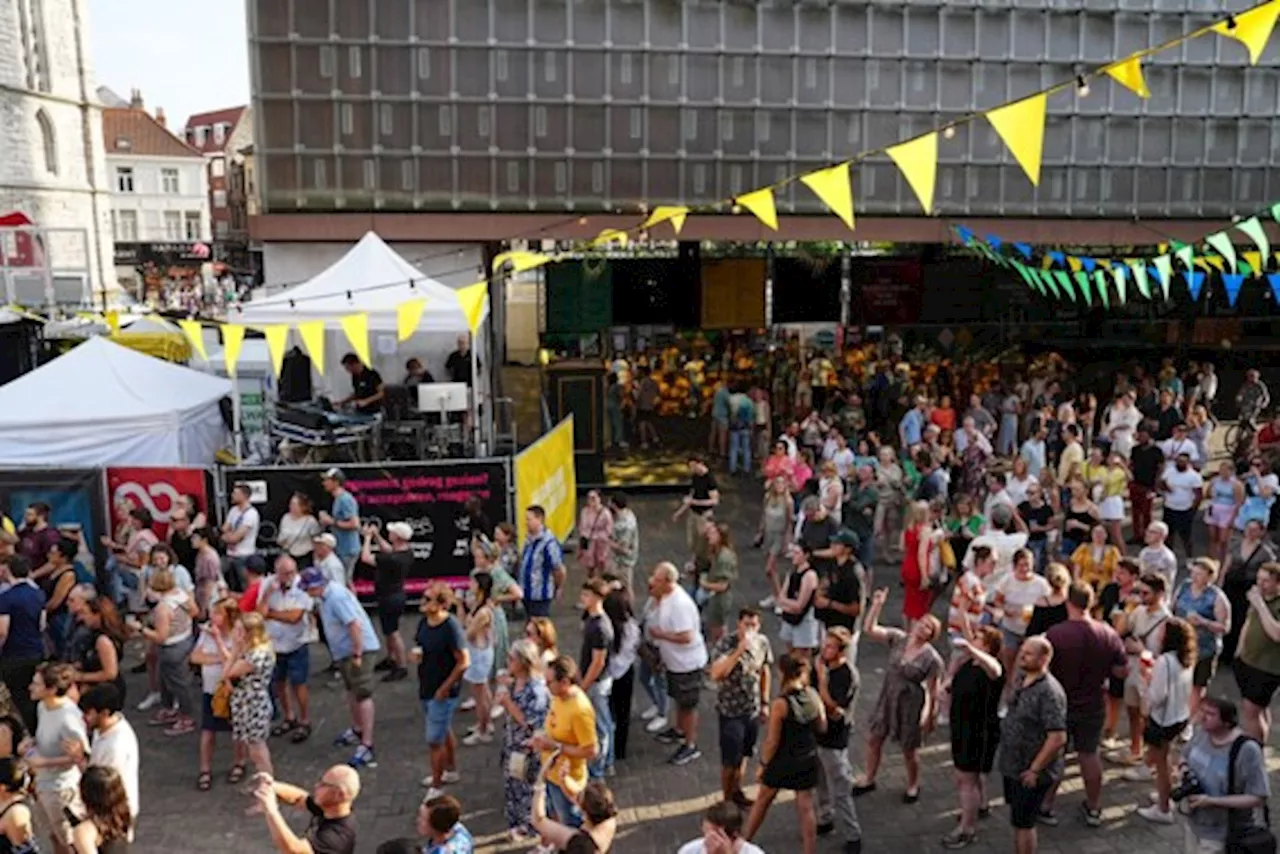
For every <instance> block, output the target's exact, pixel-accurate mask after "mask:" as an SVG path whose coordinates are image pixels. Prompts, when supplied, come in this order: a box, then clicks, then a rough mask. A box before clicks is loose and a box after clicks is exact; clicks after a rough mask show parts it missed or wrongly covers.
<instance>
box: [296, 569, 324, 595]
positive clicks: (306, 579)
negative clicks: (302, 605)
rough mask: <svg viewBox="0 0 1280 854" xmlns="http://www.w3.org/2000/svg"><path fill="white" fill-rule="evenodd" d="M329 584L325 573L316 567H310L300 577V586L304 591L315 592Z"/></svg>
mask: <svg viewBox="0 0 1280 854" xmlns="http://www.w3.org/2000/svg"><path fill="white" fill-rule="evenodd" d="M328 583H329V579H328V578H327V577H326V576H325V574H324V573H323V572H321V571H320V570H318V569H316V568H315V567H314V566H309V567H307V568H306V569H304V570H303V571H302V574H301V575H299V576H298V586H299V587H301V588H302V589H303V590H315V589H316V588H317V587H324V586H325V585H326V584H328Z"/></svg>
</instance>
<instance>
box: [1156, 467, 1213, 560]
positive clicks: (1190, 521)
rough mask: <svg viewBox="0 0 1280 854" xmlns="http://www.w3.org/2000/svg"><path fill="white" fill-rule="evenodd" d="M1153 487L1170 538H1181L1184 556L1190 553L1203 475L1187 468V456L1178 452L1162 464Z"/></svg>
mask: <svg viewBox="0 0 1280 854" xmlns="http://www.w3.org/2000/svg"><path fill="white" fill-rule="evenodd" d="M1157 488H1158V489H1159V490H1160V492H1161V494H1163V495H1164V515H1163V516H1162V517H1161V518H1162V519H1163V520H1164V523H1165V524H1166V525H1168V526H1169V539H1170V541H1174V540H1179V539H1180V540H1182V547H1183V548H1184V549H1185V550H1186V555H1187V557H1190V556H1191V554H1192V552H1191V528H1192V526H1193V525H1194V524H1195V518H1196V507H1198V506H1200V499H1201V498H1202V497H1204V478H1203V477H1201V476H1200V472H1198V471H1196V470H1195V469H1194V468H1192V467H1191V455H1190V454H1187V453H1185V452H1183V453H1180V454H1178V456H1177V457H1175V458H1174V461H1173V462H1172V463H1170V464H1169V465H1166V466H1165V467H1164V473H1163V474H1161V475H1160V482H1159V483H1158V484H1157Z"/></svg>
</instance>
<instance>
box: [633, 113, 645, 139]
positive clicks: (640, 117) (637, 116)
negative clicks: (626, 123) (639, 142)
mask: <svg viewBox="0 0 1280 854" xmlns="http://www.w3.org/2000/svg"><path fill="white" fill-rule="evenodd" d="M630 120H631V121H630V123H631V128H630V130H631V138H632V139H639V138H640V137H641V136H643V135H644V113H643V112H642V111H641V109H640V108H639V107H632V108H631V115H630Z"/></svg>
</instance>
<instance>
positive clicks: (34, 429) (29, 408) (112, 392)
mask: <svg viewBox="0 0 1280 854" xmlns="http://www.w3.org/2000/svg"><path fill="white" fill-rule="evenodd" d="M229 394H231V383H230V382H228V381H227V380H225V379H220V378H218V377H211V376H209V375H207V374H203V373H200V372H199V371H193V370H191V369H189V368H185V367H180V366H177V365H173V364H170V363H168V362H165V361H162V360H160V359H155V358H152V357H151V356H145V355H143V354H141V353H138V352H135V351H134V350H130V349H128V348H127V347H121V346H120V345H118V344H113V343H112V342H111V341H109V340H107V339H105V338H92V339H90V340H88V341H86V342H85V343H83V344H80V345H79V346H77V347H75V348H74V349H72V350H71V351H70V352H68V353H66V354H65V355H63V356H60V357H58V358H57V359H54V360H53V361H52V362H49V363H48V364H46V365H44V366H42V367H40V368H37V369H36V370H34V371H31V372H30V373H28V374H25V375H23V376H21V377H19V378H18V379H16V380H14V381H13V382H11V383H9V384H7V385H5V386H3V387H0V465H12V466H57V467H90V466H106V465H140V466H184V465H190V466H205V465H209V464H210V463H212V462H213V460H214V455H215V453H216V452H217V451H218V449H219V448H222V447H223V446H224V445H225V444H226V443H227V439H228V436H227V429H226V424H225V422H224V419H223V416H222V411H221V401H222V399H223V398H224V397H226V396H227V395H229Z"/></svg>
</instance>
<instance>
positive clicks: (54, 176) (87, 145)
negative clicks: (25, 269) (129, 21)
mask: <svg viewBox="0 0 1280 854" xmlns="http://www.w3.org/2000/svg"><path fill="white" fill-rule="evenodd" d="M86 5H87V4H86V2H85V0H38V2H34V3H33V2H32V0H13V2H6V3H0V213H7V212H10V211H21V212H22V213H24V214H26V215H27V216H28V217H30V218H31V219H32V220H33V221H34V222H36V223H37V224H38V225H39V226H41V227H44V228H48V229H63V228H65V229H83V230H84V231H83V234H84V237H85V238H87V239H82V238H81V237H80V236H79V235H72V234H70V233H67V234H61V233H54V234H51V235H50V238H49V245H48V249H47V252H48V255H49V258H50V260H51V263H52V264H53V265H54V266H55V267H58V268H68V269H70V268H78V269H82V270H87V271H88V275H89V280H90V284H91V287H92V289H93V292H94V300H95V302H99V301H100V299H101V290H102V288H103V287H104V284H105V286H106V287H107V288H108V289H114V287H115V279H114V273H113V267H112V242H113V241H112V238H111V213H110V202H109V199H108V197H107V193H106V189H107V187H106V184H105V183H104V182H105V176H106V171H105V163H104V152H103V147H102V117H101V114H100V110H99V108H98V107H97V105H96V103H94V102H93V99H94V98H95V97H96V96H95V94H94V90H95V86H94V80H93V74H92V69H91V68H90V65H89V55H88V45H89V37H88V21H87V18H86ZM32 10H34V12H33V11H32ZM20 13H26V14H35V15H37V24H38V31H39V32H40V33H41V34H42V37H43V38H42V42H43V48H44V49H43V57H44V62H45V67H46V69H47V72H46V73H47V79H48V84H49V85H48V91H33V90H31V89H29V88H28V80H27V55H26V53H27V52H26V49H25V46H24V39H23V30H22V26H21V24H22V20H21V15H20ZM40 110H43V111H44V113H45V115H46V116H47V117H48V119H49V123H50V125H51V126H52V129H53V134H54V149H55V154H56V157H55V158H54V161H55V162H54V163H53V164H52V165H53V166H54V167H55V170H56V171H53V172H51V171H50V170H49V169H48V168H46V167H47V165H50V164H47V163H46V157H45V146H44V139H43V136H42V134H41V130H40V125H39V124H38V121H37V113H38V112H39V111H40ZM86 244H87V246H86Z"/></svg>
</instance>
